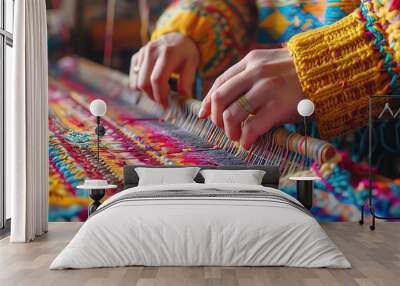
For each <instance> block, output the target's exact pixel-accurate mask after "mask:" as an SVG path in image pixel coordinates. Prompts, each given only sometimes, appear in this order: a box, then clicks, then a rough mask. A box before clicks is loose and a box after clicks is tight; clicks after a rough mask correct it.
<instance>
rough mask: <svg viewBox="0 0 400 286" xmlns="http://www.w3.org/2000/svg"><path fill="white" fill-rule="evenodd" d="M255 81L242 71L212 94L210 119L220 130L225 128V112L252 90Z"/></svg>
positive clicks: (246, 72)
mask: <svg viewBox="0 0 400 286" xmlns="http://www.w3.org/2000/svg"><path fill="white" fill-rule="evenodd" d="M253 83H254V81H253V79H252V77H251V76H250V73H249V72H248V71H242V72H240V73H238V74H237V75H235V76H233V77H232V78H231V79H230V80H229V81H227V82H225V83H224V84H222V85H221V86H220V87H218V88H217V89H215V91H214V92H213V93H212V94H211V114H210V118H211V120H212V121H213V122H214V124H215V125H217V126H218V127H220V128H223V127H224V120H223V116H222V114H223V112H224V110H225V109H226V108H227V107H228V106H229V105H231V104H232V103H233V102H234V101H236V100H237V99H238V98H239V97H240V96H242V95H243V94H245V93H246V92H247V91H248V90H249V89H251V87H252V85H253Z"/></svg>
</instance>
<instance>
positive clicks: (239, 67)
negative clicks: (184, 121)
mask: <svg viewBox="0 0 400 286" xmlns="http://www.w3.org/2000/svg"><path fill="white" fill-rule="evenodd" d="M245 67H246V63H245V62H244V61H243V60H242V61H240V62H238V63H237V64H236V65H233V66H232V67H230V68H229V69H228V70H227V71H225V72H224V73H223V74H222V75H221V76H219V77H218V78H217V79H216V80H215V82H214V84H213V86H212V87H211V89H210V90H209V91H208V93H207V95H206V97H205V98H204V100H203V102H202V105H201V108H200V112H199V114H198V115H199V117H200V118H206V117H208V116H209V115H210V112H211V98H210V97H211V94H212V93H213V92H214V90H215V89H216V88H218V87H219V86H221V85H222V84H224V83H225V82H226V81H228V80H229V79H230V78H231V77H233V76H234V75H236V74H238V73H240V72H241V71H243V70H244V69H245Z"/></svg>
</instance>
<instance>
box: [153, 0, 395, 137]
mask: <svg viewBox="0 0 400 286" xmlns="http://www.w3.org/2000/svg"><path fill="white" fill-rule="evenodd" d="M169 32H180V33H183V34H185V35H187V36H189V37H190V38H191V39H192V40H193V41H194V42H195V43H196V44H197V46H198V49H199V51H200V55H201V66H200V68H199V75H200V77H201V78H203V79H205V80H207V79H214V78H216V77H217V76H218V75H219V74H221V73H222V72H223V71H224V70H226V69H227V67H228V66H230V65H232V64H234V63H235V62H237V61H238V60H239V59H240V58H241V57H243V56H244V55H245V53H247V52H248V51H249V50H250V49H251V48H253V47H254V43H255V42H256V43H258V44H263V45H267V46H269V47H271V46H273V45H274V44H280V43H285V42H288V43H287V46H288V48H289V50H290V52H291V54H292V56H293V59H294V63H295V65H296V69H297V71H298V75H299V79H300V82H301V85H302V88H303V91H304V93H305V94H306V96H307V97H309V98H310V99H311V100H312V101H313V102H314V103H315V105H316V109H315V110H316V113H315V117H316V121H317V125H318V129H319V131H320V134H321V137H323V138H332V137H335V136H338V135H341V134H343V133H345V132H347V131H350V130H354V129H356V128H358V127H361V126H363V125H365V124H366V122H367V117H368V112H367V110H368V95H382V94H389V93H395V92H396V91H397V90H398V84H399V83H400V81H399V74H400V0H361V1H360V0H321V1H317V0H308V1H304V0H303V1H302V0H257V1H250V0H249V1H246V0H242V1H240V0H204V1H196V0H182V1H175V2H173V3H172V4H171V5H170V7H169V8H168V9H167V10H166V11H165V12H164V14H163V15H162V16H161V18H160V19H159V21H158V24H157V27H156V29H155V31H154V32H153V35H152V39H156V38H158V37H160V36H161V35H163V34H166V33H169Z"/></svg>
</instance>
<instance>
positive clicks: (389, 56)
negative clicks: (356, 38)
mask: <svg viewBox="0 0 400 286" xmlns="http://www.w3.org/2000/svg"><path fill="white" fill-rule="evenodd" d="M373 2H376V1H372V0H369V1H366V0H364V1H362V2H361V7H360V13H359V14H358V15H359V16H360V19H362V20H363V21H364V22H366V25H365V29H366V30H367V31H368V32H369V33H366V35H367V36H369V37H373V38H374V41H373V43H374V47H375V49H376V50H377V51H379V53H380V54H381V55H382V58H383V60H384V64H383V68H384V69H385V71H386V72H387V73H388V74H389V77H390V83H389V85H390V88H391V89H388V88H387V89H385V90H384V91H382V93H383V94H385V93H390V92H391V91H393V92H396V91H397V89H398V80H399V69H398V68H397V63H396V62H395V61H394V55H393V50H392V49H391V48H390V47H389V43H388V40H387V35H386V32H385V31H384V28H383V26H382V21H381V22H379V21H378V18H377V17H376V13H375V10H374V9H373V6H374V4H373ZM375 9H376V8H375ZM383 20H385V19H383Z"/></svg>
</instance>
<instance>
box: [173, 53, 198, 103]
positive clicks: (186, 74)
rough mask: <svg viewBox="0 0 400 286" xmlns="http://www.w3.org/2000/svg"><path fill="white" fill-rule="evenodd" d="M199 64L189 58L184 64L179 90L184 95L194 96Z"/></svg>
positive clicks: (180, 74)
mask: <svg viewBox="0 0 400 286" xmlns="http://www.w3.org/2000/svg"><path fill="white" fill-rule="evenodd" d="M196 69H197V65H196V63H195V62H194V61H193V60H188V61H186V62H184V63H183V64H182V68H181V71H180V73H179V81H178V92H179V93H180V94H182V95H184V96H187V97H192V96H193V84H194V80H195V77H196Z"/></svg>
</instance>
